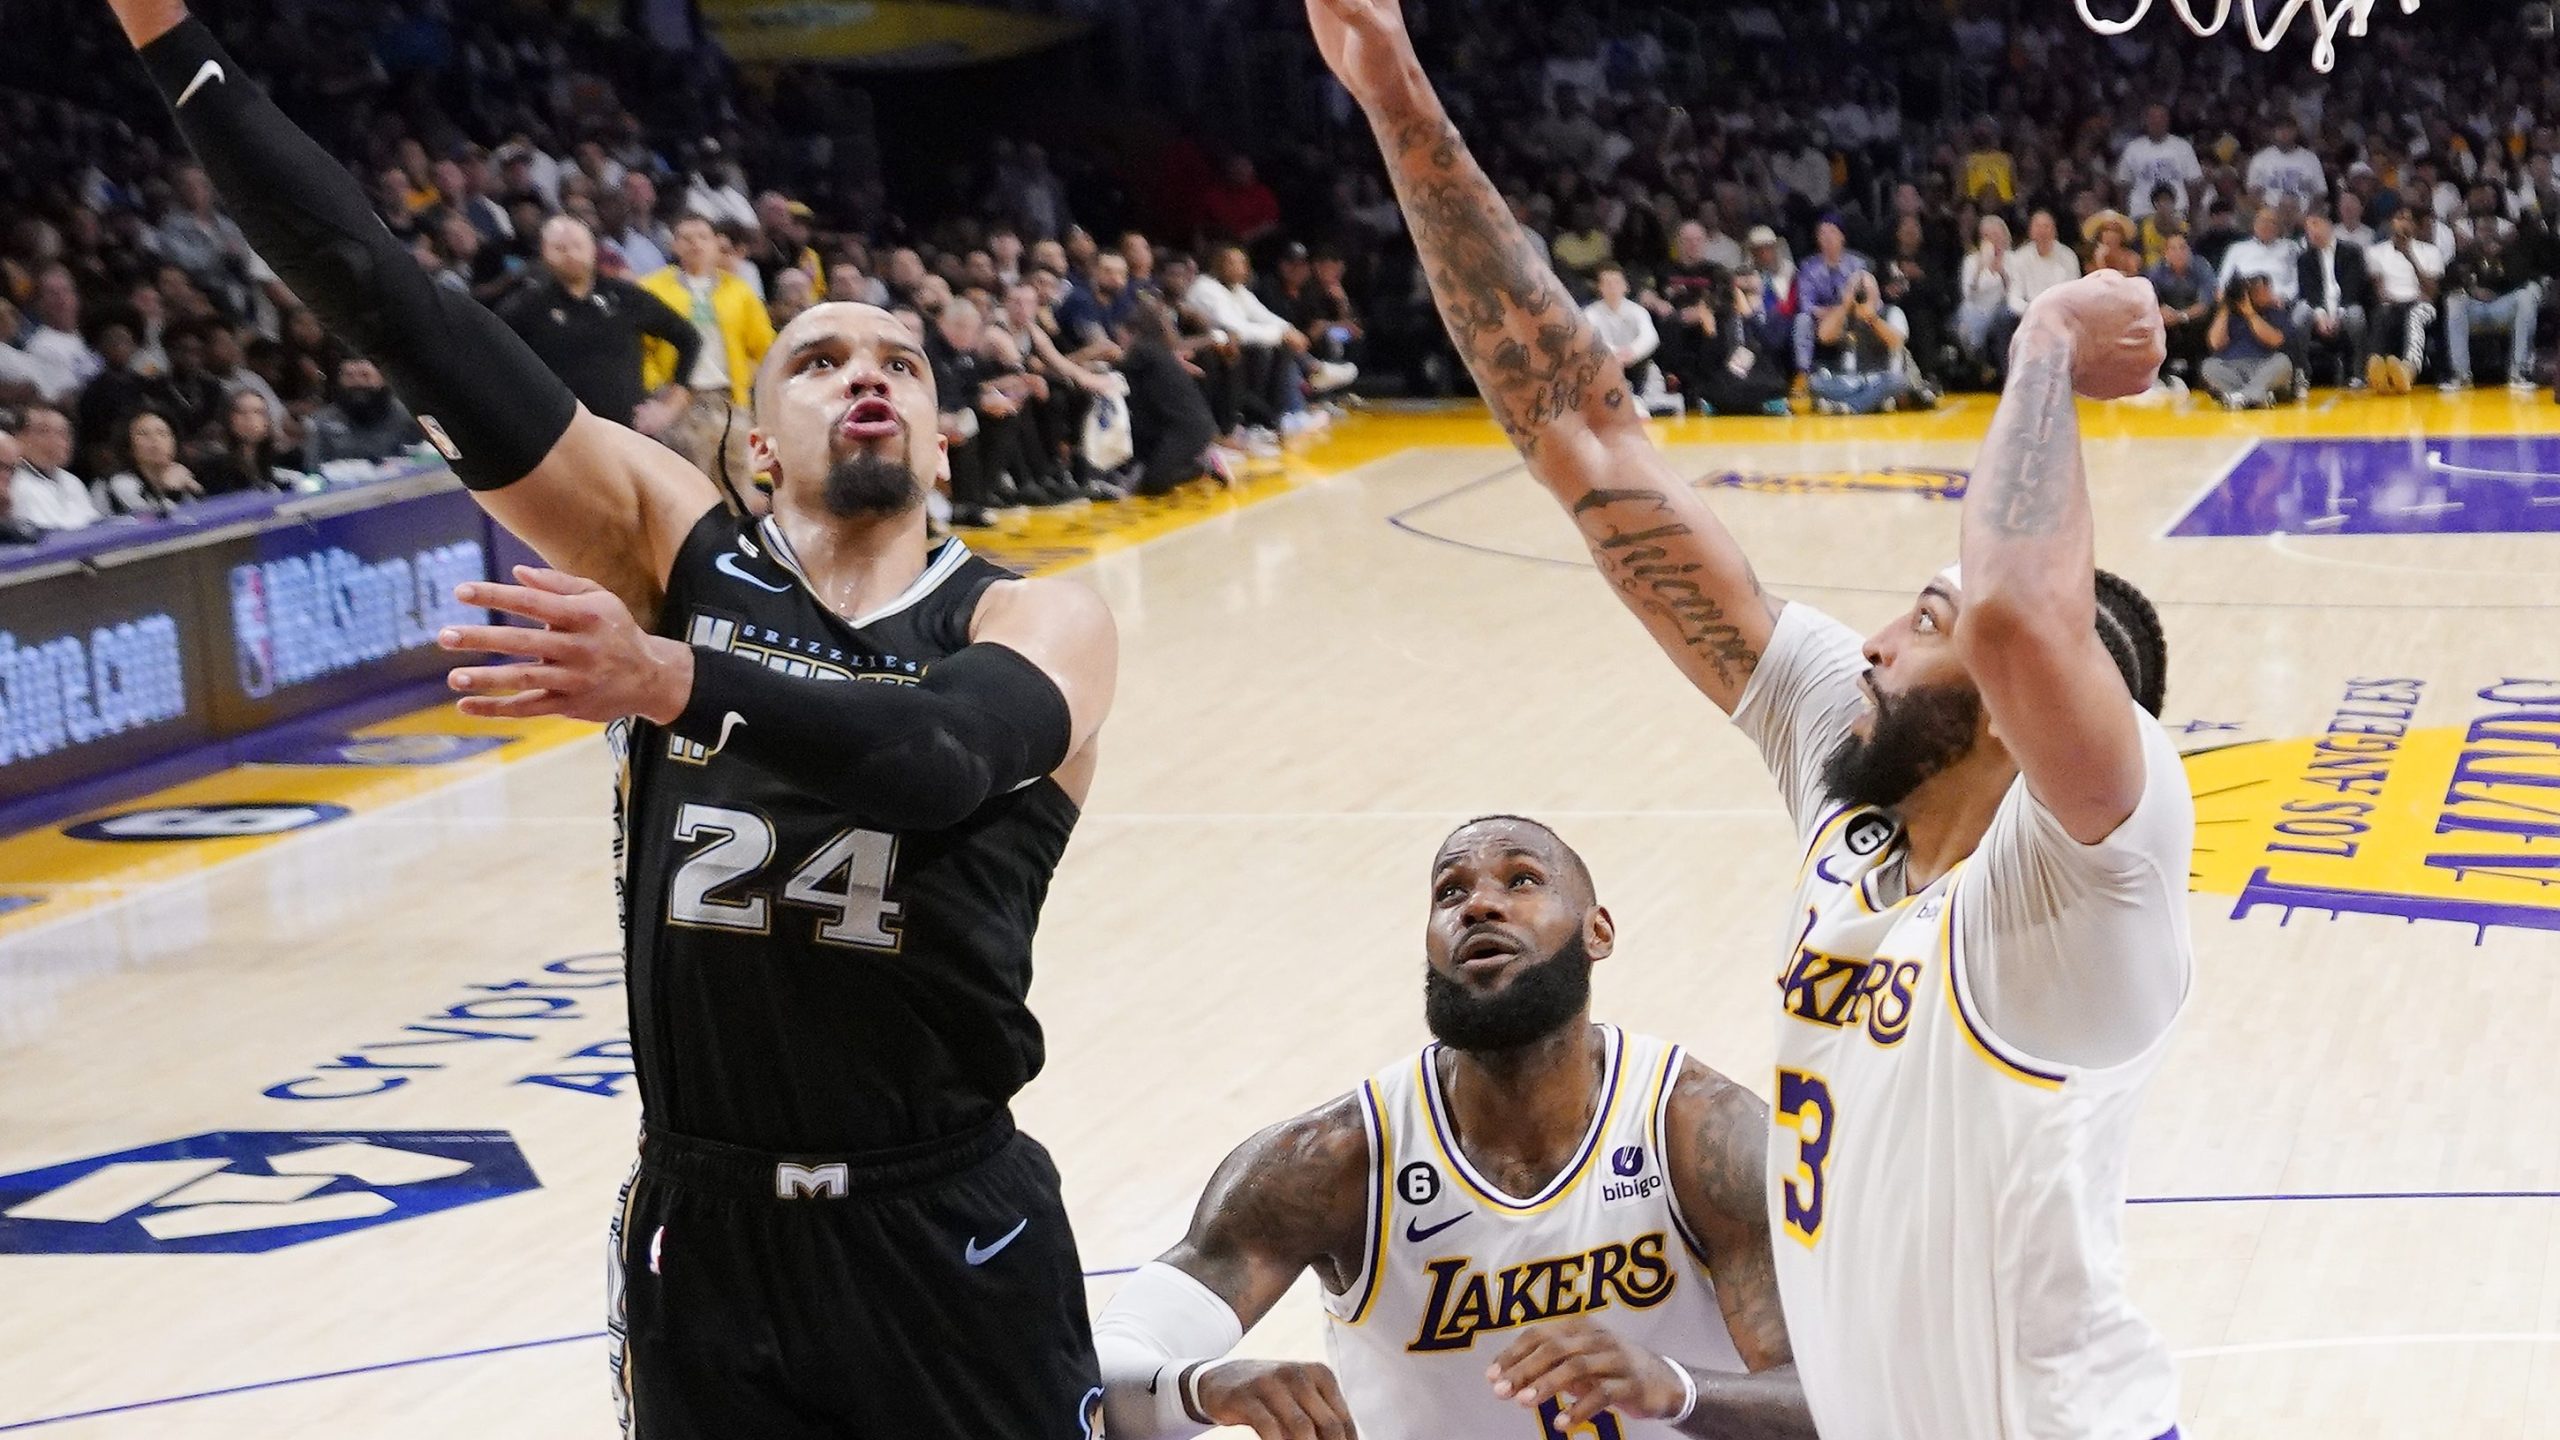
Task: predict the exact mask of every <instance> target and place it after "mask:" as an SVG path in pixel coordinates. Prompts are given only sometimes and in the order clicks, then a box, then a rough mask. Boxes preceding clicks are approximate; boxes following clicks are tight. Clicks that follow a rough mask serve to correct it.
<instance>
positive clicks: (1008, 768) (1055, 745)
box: [668, 643, 1073, 830]
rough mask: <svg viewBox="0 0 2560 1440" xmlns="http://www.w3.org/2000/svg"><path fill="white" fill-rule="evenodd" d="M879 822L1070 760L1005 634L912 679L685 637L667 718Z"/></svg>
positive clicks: (1056, 719) (1055, 709)
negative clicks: (737, 650)
mask: <svg viewBox="0 0 2560 1440" xmlns="http://www.w3.org/2000/svg"><path fill="white" fill-rule="evenodd" d="M668 728H670V729H672V730H673V731H674V732H675V733H676V734H678V735H681V736H683V737H684V738H685V739H687V740H691V741H693V742H695V743H697V744H700V745H707V746H709V747H711V749H712V750H713V752H714V753H720V752H723V751H725V752H727V753H729V754H732V755H735V756H737V757H738V758H740V759H742V760H745V761H747V762H748V763H750V764H753V765H755V766H756V767H758V768H759V769H762V770H764V771H766V772H768V773H770V774H773V775H776V776H781V777H786V778H788V779H790V780H791V781H793V782H794V783H796V784H798V785H799V786H801V787H802V788H804V789H806V790H808V791H809V792H810V793H811V794H814V795H817V796H819V797H821V798H823V799H826V800H828V801H830V802H833V803H835V804H838V805H841V806H843V807H844V809H845V811H846V812H847V813H848V814H850V815H851V816H853V817H854V818H855V819H858V820H861V821H863V822H865V823H867V824H871V825H875V826H878V827H881V828H883V829H889V830H941V829H945V828H948V827H949V826H953V825H957V824H959V823H960V822H961V821H963V820H965V819H967V818H969V816H970V815H971V814H972V813H974V812H975V811H976V810H977V808H978V807H979V806H981V805H984V804H985V803H987V802H988V801H989V800H992V799H994V798H995V797H997V796H999V795H1002V794H1005V793H1006V792H1008V791H1010V790H1013V789H1015V788H1017V787H1019V786H1021V785H1023V784H1025V783H1027V782H1029V781H1032V780H1036V779H1038V778H1040V777H1041V776H1043V775H1046V774H1048V773H1049V772H1050V771H1052V770H1055V769H1057V768H1058V767H1059V766H1060V765H1063V764H1065V763H1066V759H1067V745H1068V743H1069V742H1070V740H1071V739H1072V738H1073V725H1072V722H1071V720H1070V719H1069V716H1068V713H1067V698H1066V696H1064V695H1063V694H1061V693H1059V690H1058V687H1057V684H1056V682H1054V681H1052V680H1051V679H1050V678H1049V677H1048V676H1047V675H1045V674H1043V673H1042V672H1041V670H1040V667H1038V666H1036V665H1034V664H1032V663H1031V662H1030V661H1029V660H1026V659H1024V658H1023V657H1022V656H1021V655H1020V654H1019V653H1017V652H1015V651H1013V650H1010V649H1008V648H1006V647H1005V646H1002V645H996V644H988V643H982V644H977V645H970V646H967V647H965V648H963V649H961V650H959V651H957V652H955V653H953V654H952V655H950V656H947V657H945V658H944V659H941V660H937V661H935V662H934V663H933V666H932V668H931V669H930V670H928V671H926V673H925V678H924V682H923V683H922V684H918V685H899V684H884V683H880V682H877V681H863V680H855V681H841V680H809V679H802V678H799V677H795V676H790V675H785V674H782V673H781V672H779V671H776V670H771V669H768V668H766V667H765V666H763V665H761V664H758V663H757V662H755V661H753V660H749V659H747V658H745V657H744V656H740V655H732V654H730V653H729V652H728V651H725V650H712V649H708V648H705V647H703V646H700V645H697V646H695V647H693V697H692V699H691V701H690V702H689V703H688V704H687V705H686V706H685V712H684V714H683V715H681V716H679V717H677V719H676V722H675V724H674V725H672V726H670V727H668Z"/></svg>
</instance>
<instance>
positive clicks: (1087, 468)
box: [988, 279, 1126, 500]
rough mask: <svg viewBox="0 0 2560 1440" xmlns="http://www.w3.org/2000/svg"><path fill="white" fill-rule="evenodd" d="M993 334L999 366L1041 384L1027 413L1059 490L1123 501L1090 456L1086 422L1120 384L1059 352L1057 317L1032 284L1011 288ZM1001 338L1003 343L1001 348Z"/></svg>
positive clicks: (1032, 391)
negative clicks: (1100, 399)
mask: <svg viewBox="0 0 2560 1440" xmlns="http://www.w3.org/2000/svg"><path fill="white" fill-rule="evenodd" d="M988 332H989V333H988V339H989V341H990V348H991V350H993V351H994V353H995V356H996V360H997V363H998V364H999V365H1010V366H1012V367H1014V368H1017V369H1019V370H1021V371H1023V372H1024V373H1025V374H1027V375H1028V376H1029V377H1030V378H1031V379H1033V380H1034V381H1036V382H1037V383H1036V385H1034V386H1033V387H1030V388H1028V389H1026V390H1025V391H1024V393H1023V399H1024V413H1026V414H1027V415H1029V416H1030V418H1031V425H1032V429H1033V431H1034V432H1035V433H1036V434H1037V436H1038V438H1039V446H1040V453H1041V455H1042V456H1043V457H1044V459H1045V460H1046V461H1047V463H1048V466H1049V475H1050V479H1051V482H1052V484H1053V486H1054V485H1055V484H1056V483H1057V482H1059V481H1061V480H1063V481H1064V483H1065V486H1066V487H1067V488H1070V489H1073V490H1077V491H1080V492H1082V493H1084V494H1086V495H1089V496H1091V497H1092V498H1094V499H1097V500H1103V499H1111V500H1116V499H1119V498H1121V496H1122V495H1124V494H1125V493H1126V491H1124V490H1123V489H1121V488H1120V487H1119V486H1117V485H1115V484H1112V483H1110V482H1108V481H1106V480H1105V479H1104V478H1103V477H1102V476H1100V475H1098V474H1097V473H1095V471H1094V469H1093V467H1092V466H1091V465H1089V464H1088V463H1087V462H1086V459H1085V453H1084V426H1085V418H1086V416H1087V415H1089V414H1090V413H1091V412H1092V409H1093V401H1094V397H1096V396H1098V395H1116V394H1118V393H1119V391H1120V385H1119V382H1118V381H1117V380H1116V379H1114V378H1113V377H1112V376H1111V375H1110V374H1109V373H1108V372H1107V371H1103V370H1099V369H1095V368H1093V367H1090V366H1086V365H1082V364H1079V363H1077V362H1076V361H1075V360H1073V359H1071V358H1070V357H1069V356H1068V355H1067V354H1066V353H1065V352H1064V351H1062V350H1060V349H1059V348H1058V343H1057V336H1058V321H1057V316H1056V315H1055V314H1054V313H1053V312H1052V311H1051V309H1050V307H1049V306H1048V305H1047V304H1045V303H1044V302H1043V301H1042V300H1041V298H1040V287H1039V286H1038V285H1036V284H1034V283H1032V282H1031V281H1030V280H1027V279H1026V280H1017V281H1015V282H1014V283H1013V284H1011V285H1009V286H1007V287H1005V292H1004V305H1003V307H1002V308H1001V309H999V310H998V311H997V312H996V313H995V314H994V315H993V316H991V317H989V323H988ZM999 340H1001V341H1002V345H1001V346H997V345H995V344H994V342H996V341H999Z"/></svg>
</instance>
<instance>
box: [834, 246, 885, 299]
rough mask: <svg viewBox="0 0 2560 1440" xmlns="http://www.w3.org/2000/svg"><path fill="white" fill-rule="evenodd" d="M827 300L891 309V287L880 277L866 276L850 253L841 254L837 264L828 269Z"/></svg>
mask: <svg viewBox="0 0 2560 1440" xmlns="http://www.w3.org/2000/svg"><path fill="white" fill-rule="evenodd" d="M827 298H828V299H829V300H834V301H844V302H846V303H849V304H854V305H877V306H879V307H880V308H881V309H883V310H886V309H888V308H889V287H888V286H886V285H883V284H881V283H880V281H879V279H878V277H876V276H871V275H865V274H864V273H862V267H861V266H860V265H858V264H856V263H855V262H854V258H853V256H852V255H851V254H848V253H839V254H838V255H837V256H836V263H834V264H833V265H830V266H828V267H827Z"/></svg>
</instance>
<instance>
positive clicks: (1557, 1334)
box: [1485, 1315, 1688, 1433]
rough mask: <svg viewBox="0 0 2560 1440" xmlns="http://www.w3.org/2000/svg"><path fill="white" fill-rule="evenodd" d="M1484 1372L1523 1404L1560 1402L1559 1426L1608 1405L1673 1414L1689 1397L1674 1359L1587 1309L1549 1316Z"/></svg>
mask: <svg viewBox="0 0 2560 1440" xmlns="http://www.w3.org/2000/svg"><path fill="white" fill-rule="evenodd" d="M1485 1376H1486V1378H1487V1379H1489V1380H1491V1381H1492V1382H1493V1393H1494V1394H1495V1395H1497V1396H1499V1397H1500V1398H1502V1399H1505V1400H1509V1401H1513V1402H1515V1403H1517V1404H1518V1405H1520V1406H1521V1407H1522V1408H1524V1409H1529V1410H1535V1409H1537V1408H1538V1407H1539V1406H1541V1405H1543V1404H1545V1403H1546V1402H1547V1401H1549V1400H1553V1401H1555V1402H1556V1403H1557V1405H1558V1407H1559V1408H1560V1409H1561V1410H1562V1412H1563V1413H1562V1414H1560V1415H1558V1416H1557V1417H1556V1418H1557V1422H1558V1423H1557V1427H1556V1428H1557V1430H1558V1432H1559V1433H1564V1432H1570V1431H1572V1430H1573V1429H1574V1428H1575V1427H1577V1426H1580V1425H1584V1424H1587V1423H1589V1422H1590V1420H1591V1417H1592V1416H1594V1415H1597V1414H1599V1413H1600V1412H1601V1411H1603V1410H1615V1411H1617V1412H1618V1413H1619V1414H1621V1415H1628V1416H1633V1417H1634V1418H1636V1419H1639V1420H1664V1419H1668V1418H1670V1417H1671V1416H1673V1415H1676V1414H1678V1413H1679V1411H1680V1406H1681V1403H1682V1402H1683V1401H1684V1400H1686V1399H1687V1398H1688V1388H1687V1387H1686V1386H1684V1385H1682V1384H1681V1383H1680V1377H1679V1376H1678V1375H1677V1374H1675V1373H1674V1372H1673V1371H1672V1369H1671V1362H1670V1361H1668V1360H1665V1359H1663V1358H1662V1357H1661V1356H1659V1355H1656V1354H1654V1353H1653V1352H1652V1351H1650V1350H1645V1349H1642V1348H1640V1347H1638V1346H1635V1345H1632V1344H1629V1343H1628V1342H1627V1341H1626V1340H1625V1339H1623V1338H1621V1337H1620V1336H1619V1335H1618V1334H1617V1333H1616V1332H1615V1331H1613V1330H1611V1329H1610V1328H1609V1327H1608V1326H1606V1325H1603V1324H1601V1323H1600V1322H1599V1321H1597V1320H1593V1319H1591V1318H1589V1317H1588V1316H1583V1315H1575V1316H1570V1317H1568V1318H1565V1319H1562V1320H1554V1321H1550V1322H1548V1323H1547V1324H1544V1325H1540V1326H1538V1327H1537V1328H1536V1329H1534V1330H1532V1331H1530V1332H1529V1333H1528V1334H1527V1335H1524V1336H1522V1337H1521V1338H1519V1339H1518V1340H1515V1341H1513V1342H1511V1346H1510V1348H1509V1349H1507V1350H1504V1351H1503V1352H1502V1355H1501V1357H1500V1358H1498V1359H1496V1360H1495V1361H1494V1362H1493V1365H1492V1367H1491V1368H1490V1369H1488V1370H1487V1371H1485Z"/></svg>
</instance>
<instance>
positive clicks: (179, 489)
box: [95, 410, 204, 515]
mask: <svg viewBox="0 0 2560 1440" xmlns="http://www.w3.org/2000/svg"><path fill="white" fill-rule="evenodd" d="M122 449H123V457H122V458H123V462H124V468H122V469H121V470H118V471H117V472H116V473H115V474H114V475H113V476H111V477H110V478H108V479H105V480H101V481H99V482H98V484H97V486H96V493H95V498H96V499H97V500H98V502H99V506H100V508H101V509H107V510H112V511H113V512H114V513H116V514H118V515H166V514H168V513H169V512H170V511H171V510H173V509H175V508H177V507H178V506H180V505H184V504H187V503H188V502H190V501H195V500H201V499H203V498H204V487H203V486H201V485H198V484H197V483H196V477H195V472H194V471H192V470H189V469H188V468H187V467H186V466H184V465H181V464H179V463H178V432H177V431H175V430H172V429H170V428H169V421H168V418H167V417H166V416H163V415H161V414H159V413H157V412H156V411H151V410H141V411H136V412H135V413H134V414H133V415H132V417H131V418H129V419H127V420H126V421H125V424H124V443H123V446H122Z"/></svg>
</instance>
